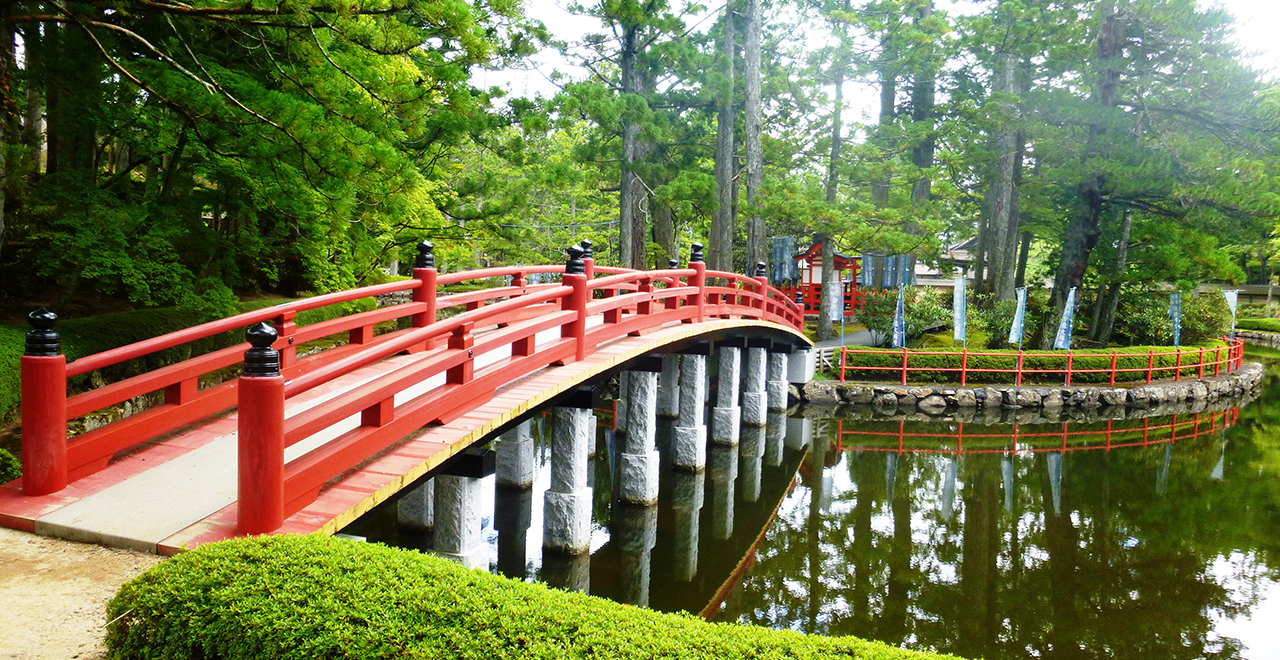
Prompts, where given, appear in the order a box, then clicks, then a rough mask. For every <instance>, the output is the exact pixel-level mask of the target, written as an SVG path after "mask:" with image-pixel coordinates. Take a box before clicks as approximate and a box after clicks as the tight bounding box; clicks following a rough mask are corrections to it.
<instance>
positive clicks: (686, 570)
mask: <svg viewBox="0 0 1280 660" xmlns="http://www.w3.org/2000/svg"><path fill="white" fill-rule="evenodd" d="M671 479H672V484H671V485H672V489H671V508H672V510H673V512H674V513H675V531H674V534H675V543H674V553H673V554H674V561H675V573H676V579H677V580H680V581H681V582H691V581H693V578H694V577H695V576H696V575H697V574H698V524H699V522H700V520H701V519H702V502H703V498H704V497H705V490H706V486H705V485H704V481H703V479H704V475H703V473H701V472H695V473H693V474H689V473H682V472H677V473H676V474H674V475H672V478H671Z"/></svg>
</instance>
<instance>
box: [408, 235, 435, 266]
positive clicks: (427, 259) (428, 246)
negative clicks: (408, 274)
mask: <svg viewBox="0 0 1280 660" xmlns="http://www.w3.org/2000/svg"><path fill="white" fill-rule="evenodd" d="M435 249H436V244H435V243H432V242H431V241H423V242H421V243H418V258H417V259H414V260H413V267H414V268H435V267H436V256H435V255H434V254H432V251H433V250H435Z"/></svg>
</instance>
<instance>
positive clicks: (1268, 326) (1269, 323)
mask: <svg viewBox="0 0 1280 660" xmlns="http://www.w3.org/2000/svg"><path fill="white" fill-rule="evenodd" d="M1236 327H1237V328H1239V329H1241V330H1260V331H1262V332H1280V319H1239V320H1237V321H1236Z"/></svg>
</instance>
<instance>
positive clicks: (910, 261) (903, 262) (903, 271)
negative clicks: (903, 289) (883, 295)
mask: <svg viewBox="0 0 1280 660" xmlns="http://www.w3.org/2000/svg"><path fill="white" fill-rule="evenodd" d="M915 270H916V258H915V257H908V256H907V255H905V254H903V255H899V256H898V286H905V285H908V284H915V282H913V281H912V280H911V276H912V275H914V274H915Z"/></svg>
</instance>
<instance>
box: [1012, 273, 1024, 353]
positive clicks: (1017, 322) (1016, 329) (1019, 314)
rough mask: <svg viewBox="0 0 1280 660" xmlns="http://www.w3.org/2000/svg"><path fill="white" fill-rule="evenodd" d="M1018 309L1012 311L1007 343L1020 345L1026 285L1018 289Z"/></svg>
mask: <svg viewBox="0 0 1280 660" xmlns="http://www.w3.org/2000/svg"><path fill="white" fill-rule="evenodd" d="M1017 294H1018V310H1017V311H1015V312H1014V313H1013V325H1012V326H1010V327H1009V343H1010V344H1017V345H1019V346H1021V345H1022V324H1023V321H1025V320H1026V318H1027V287H1025V286H1024V287H1022V288H1021V289H1018V291H1017Z"/></svg>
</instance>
